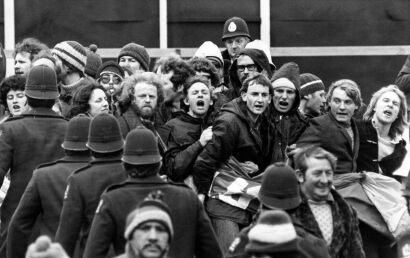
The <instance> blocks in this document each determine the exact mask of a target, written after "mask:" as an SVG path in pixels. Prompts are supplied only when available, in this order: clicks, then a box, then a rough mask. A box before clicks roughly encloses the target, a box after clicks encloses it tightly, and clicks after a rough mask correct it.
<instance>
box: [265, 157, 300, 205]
mask: <svg viewBox="0 0 410 258" xmlns="http://www.w3.org/2000/svg"><path fill="white" fill-rule="evenodd" d="M258 197H259V200H260V202H261V203H262V204H263V205H264V206H266V207H268V208H270V209H281V210H290V209H294V208H297V207H298V206H299V205H300V203H301V202H302V199H301V198H300V193H299V184H298V179H297V177H296V173H295V171H294V170H293V169H292V168H291V167H289V166H288V165H286V164H285V163H283V162H278V163H275V164H273V165H270V166H269V167H267V168H266V170H265V172H263V176H262V183H261V188H260V190H259V193H258Z"/></svg>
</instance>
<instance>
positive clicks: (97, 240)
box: [84, 175, 222, 258]
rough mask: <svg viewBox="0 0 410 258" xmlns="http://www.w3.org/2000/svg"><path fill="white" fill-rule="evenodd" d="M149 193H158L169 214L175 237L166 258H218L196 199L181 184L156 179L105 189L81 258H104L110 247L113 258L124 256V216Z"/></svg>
mask: <svg viewBox="0 0 410 258" xmlns="http://www.w3.org/2000/svg"><path fill="white" fill-rule="evenodd" d="M153 190H155V191H156V190H160V191H162V193H163V201H164V202H165V203H167V204H168V206H169V208H170V211H171V220H172V222H173V226H174V232H175V235H174V239H173V241H172V244H171V248H170V252H169V256H170V257H178V258H192V257H194V256H195V257H197V258H208V257H215V258H218V257H222V252H221V250H220V248H219V245H218V242H217V241H216V237H215V233H214V232H213V229H212V226H211V222H210V220H209V218H208V216H207V215H206V214H205V212H204V208H203V206H202V204H201V202H200V201H199V199H198V197H197V195H196V194H195V193H194V192H193V191H192V190H191V189H189V188H188V187H186V186H183V185H182V184H181V185H175V184H169V183H167V182H165V181H164V180H162V179H161V178H160V177H159V176H158V175H154V176H149V177H146V178H132V179H128V180H127V181H126V182H123V183H121V184H118V185H115V186H112V187H110V188H108V189H107V192H106V193H104V194H103V195H102V196H101V202H100V205H99V208H98V210H97V212H96V216H95V219H94V221H93V224H92V228H91V232H90V236H89V238H88V242H87V247H86V250H85V254H84V257H93V258H99V257H100V258H104V257H105V256H106V255H107V253H108V250H109V247H110V245H111V244H112V245H113V247H114V250H115V253H116V254H117V255H119V254H122V253H124V247H125V243H126V241H125V239H124V231H125V221H126V218H127V215H128V214H129V213H130V212H131V211H133V210H134V209H135V208H136V207H137V204H138V203H139V202H141V201H142V200H143V199H144V198H145V197H146V196H147V195H148V194H149V193H150V192H152V191H153Z"/></svg>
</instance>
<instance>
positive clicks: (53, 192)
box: [7, 115, 91, 257]
mask: <svg viewBox="0 0 410 258" xmlns="http://www.w3.org/2000/svg"><path fill="white" fill-rule="evenodd" d="M90 121H91V119H90V118H89V117H87V116H83V115H82V116H78V117H74V118H73V119H71V120H70V122H69V123H68V127H67V131H66V135H65V139H64V142H63V144H62V145H61V147H62V148H63V149H64V152H65V156H64V157H63V158H61V159H58V160H56V161H53V162H50V163H45V164H42V165H40V166H39V167H38V168H37V169H36V170H34V172H33V177H32V178H31V180H30V182H29V184H28V186H27V188H26V190H25V192H24V194H23V196H22V197H21V200H20V203H19V206H18V207H17V209H16V212H15V213H14V215H13V217H12V219H11V221H10V226H9V233H8V234H9V235H8V239H7V241H8V243H7V254H8V257H24V254H25V253H26V250H27V246H28V244H29V237H30V234H31V233H32V229H33V226H34V223H35V221H36V219H37V218H40V231H41V234H46V235H48V236H51V237H52V238H54V235H55V233H56V231H57V227H58V222H59V219H60V213H61V208H62V207H63V196H64V190H65V188H66V185H67V178H68V176H69V175H70V174H71V173H72V172H73V171H75V170H77V169H79V168H81V167H84V166H86V165H87V164H88V162H89V161H90V158H91V156H90V151H89V150H88V148H87V146H85V144H86V142H87V139H88V129H89V126H90Z"/></svg>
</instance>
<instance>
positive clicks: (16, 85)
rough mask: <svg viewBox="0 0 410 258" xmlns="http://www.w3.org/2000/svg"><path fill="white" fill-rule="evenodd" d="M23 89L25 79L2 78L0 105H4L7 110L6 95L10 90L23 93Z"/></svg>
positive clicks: (20, 77) (13, 76) (14, 77)
mask: <svg viewBox="0 0 410 258" xmlns="http://www.w3.org/2000/svg"><path fill="white" fill-rule="evenodd" d="M25 87H26V79H25V77H23V76H22V75H12V76H9V77H6V78H4V79H3V81H2V82H1V83H0V104H2V105H4V106H5V108H6V110H9V108H8V106H7V93H9V91H11V90H14V91H17V90H21V91H24V89H25Z"/></svg>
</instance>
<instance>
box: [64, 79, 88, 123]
mask: <svg viewBox="0 0 410 258" xmlns="http://www.w3.org/2000/svg"><path fill="white" fill-rule="evenodd" d="M90 83H92V80H91V79H89V78H86V77H83V78H81V79H80V80H79V81H78V82H76V83H74V84H73V85H70V87H69V88H67V87H64V86H62V85H61V83H60V84H59V85H58V87H59V89H60V97H59V101H60V104H61V114H62V116H63V117H65V118H67V119H68V118H69V115H70V114H69V113H70V110H71V107H72V104H73V96H74V94H75V93H76V92H77V91H78V90H79V89H80V88H83V87H85V86H86V85H89V84H90Z"/></svg>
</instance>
